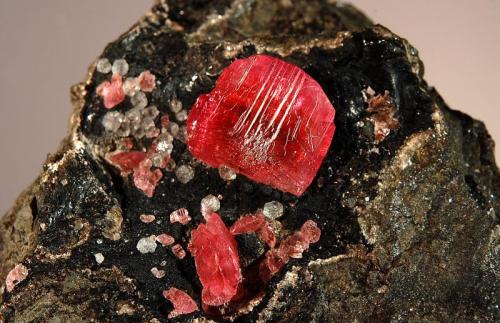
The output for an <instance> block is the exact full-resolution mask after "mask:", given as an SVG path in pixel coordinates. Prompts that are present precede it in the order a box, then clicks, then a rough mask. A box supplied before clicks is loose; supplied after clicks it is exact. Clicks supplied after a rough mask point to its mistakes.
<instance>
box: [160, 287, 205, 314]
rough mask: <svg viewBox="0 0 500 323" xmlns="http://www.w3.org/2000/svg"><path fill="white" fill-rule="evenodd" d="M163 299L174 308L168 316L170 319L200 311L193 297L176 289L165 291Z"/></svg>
mask: <svg viewBox="0 0 500 323" xmlns="http://www.w3.org/2000/svg"><path fill="white" fill-rule="evenodd" d="M163 297H165V298H166V299H168V300H169V301H170V302H171V303H172V305H173V306H174V310H173V311H172V312H170V313H169V314H168V318H174V317H176V316H179V315H182V314H189V313H193V312H195V311H197V310H198V305H197V304H196V302H195V301H194V300H193V299H192V298H191V296H189V295H188V294H187V293H186V292H183V291H181V290H179V289H177V288H175V287H171V288H169V289H168V290H165V291H163Z"/></svg>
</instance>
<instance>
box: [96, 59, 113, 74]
mask: <svg viewBox="0 0 500 323" xmlns="http://www.w3.org/2000/svg"><path fill="white" fill-rule="evenodd" d="M96 70H97V71H98V72H99V73H103V74H108V73H109V72H111V63H110V62H109V59H107V58H101V59H100V60H98V61H97V65H96Z"/></svg>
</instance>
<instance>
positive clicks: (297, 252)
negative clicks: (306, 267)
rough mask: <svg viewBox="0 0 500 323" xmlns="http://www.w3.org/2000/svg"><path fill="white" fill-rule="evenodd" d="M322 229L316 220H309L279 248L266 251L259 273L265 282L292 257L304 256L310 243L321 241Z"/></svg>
mask: <svg viewBox="0 0 500 323" xmlns="http://www.w3.org/2000/svg"><path fill="white" fill-rule="evenodd" d="M320 236H321V230H320V229H319V228H318V225H317V224H316V222H314V221H312V220H307V221H306V222H305V223H304V224H303V225H302V228H301V229H300V230H299V231H297V232H295V233H293V234H292V235H291V236H289V237H287V238H286V239H285V240H283V241H282V242H281V243H280V245H279V247H278V248H277V249H271V250H269V251H268V252H267V253H266V256H265V259H264V261H263V262H261V264H260V268H259V275H260V277H261V279H262V280H263V281H265V282H267V281H269V280H270V279H271V278H272V277H273V276H274V275H275V274H276V273H277V272H278V271H279V270H280V269H281V268H283V267H284V266H285V265H286V264H287V263H288V261H289V260H290V258H302V253H303V252H304V251H306V250H307V249H309V245H310V244H312V243H316V242H318V241H319V238H320Z"/></svg>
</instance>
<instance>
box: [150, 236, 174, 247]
mask: <svg viewBox="0 0 500 323" xmlns="http://www.w3.org/2000/svg"><path fill="white" fill-rule="evenodd" d="M155 240H156V242H159V243H161V245H162V246H164V247H165V246H170V245H171V244H173V243H174V242H175V239H174V237H172V236H171V235H170V234H166V233H162V234H160V235H158V236H156V238H155Z"/></svg>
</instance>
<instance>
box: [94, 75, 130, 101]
mask: <svg viewBox="0 0 500 323" xmlns="http://www.w3.org/2000/svg"><path fill="white" fill-rule="evenodd" d="M122 86H123V80H122V76H121V75H119V74H114V75H113V77H112V78H111V82H109V81H104V82H102V83H101V84H99V86H98V87H97V89H96V92H97V95H99V96H101V97H102V98H103V100H104V106H105V107H106V109H112V108H114V107H115V106H116V105H118V104H120V103H121V102H122V101H123V100H124V99H125V92H123V88H122Z"/></svg>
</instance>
